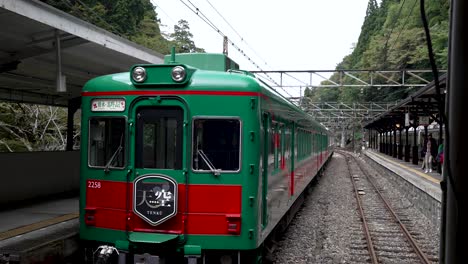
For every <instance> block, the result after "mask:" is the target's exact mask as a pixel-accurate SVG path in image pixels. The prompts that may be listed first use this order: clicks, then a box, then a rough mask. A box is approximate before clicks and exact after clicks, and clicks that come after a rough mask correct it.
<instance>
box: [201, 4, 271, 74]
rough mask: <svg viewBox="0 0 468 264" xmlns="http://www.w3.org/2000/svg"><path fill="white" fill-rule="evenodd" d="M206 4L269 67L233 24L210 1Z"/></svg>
mask: <svg viewBox="0 0 468 264" xmlns="http://www.w3.org/2000/svg"><path fill="white" fill-rule="evenodd" d="M206 2H208V4H209V5H210V6H211V7H212V8H213V10H214V11H215V12H216V13H217V14H218V15H219V16H220V17H221V18H222V19H223V20H224V22H226V24H227V25H228V26H229V27H230V28H231V29H232V31H234V33H236V35H237V36H238V37H239V39H240V40H241V41H242V42H244V43H245V45H247V47H248V48H249V49H250V50H251V51H252V52H253V53H254V54H255V55H256V56H257V57H258V58H259V59H260V60H262V61H263V63H264V64H265V65H266V66H269V65H268V63H267V62H266V61H265V60H264V59H263V58H262V57H261V56H260V55H258V52H256V51H255V50H254V48H252V46H250V45H249V43H247V41H246V40H245V39H244V37H242V36H241V35H240V34H239V32H238V31H237V30H236V29H235V28H234V27H233V26H232V25H231V23H229V21H227V20H226V18H224V16H223V15H222V14H221V13H220V12H219V11H218V9H216V7H215V6H214V5H213V4H212V3H211V2H210V1H209V0H206Z"/></svg>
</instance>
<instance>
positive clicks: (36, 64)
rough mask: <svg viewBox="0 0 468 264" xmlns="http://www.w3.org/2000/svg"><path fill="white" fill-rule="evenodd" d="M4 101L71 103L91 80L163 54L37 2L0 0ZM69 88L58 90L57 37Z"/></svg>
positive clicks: (0, 97)
mask: <svg viewBox="0 0 468 264" xmlns="http://www.w3.org/2000/svg"><path fill="white" fill-rule="evenodd" d="M0 24H1V25H2V26H1V27H0V101H16V102H27V103H35V104H46V105H58V106H66V105H67V104H68V100H70V99H73V98H77V97H79V96H80V92H81V89H82V87H83V85H84V84H85V83H86V81H88V80H89V79H91V78H93V77H96V76H99V75H105V74H110V73H116V72H123V71H128V70H129V69H130V67H131V66H132V65H134V64H138V63H163V60H164V58H163V55H161V54H159V53H157V52H155V51H153V50H150V49H147V48H145V47H142V46H140V45H137V44H135V43H133V42H130V41H128V40H126V39H124V38H122V37H119V36H117V35H114V34H112V33H109V32H108V31H105V30H103V29H101V28H99V27H96V26H94V25H92V24H90V23H87V22H85V21H83V20H80V19H78V18H76V17H74V16H71V15H69V14H67V13H64V12H62V11H60V10H58V9H55V8H53V7H51V6H49V5H47V4H44V3H42V2H40V1H37V0H0ZM57 34H58V36H59V38H60V46H61V49H60V51H61V53H60V54H61V72H62V75H63V76H65V82H66V85H65V86H66V91H64V92H63V91H62V92H58V91H57V86H56V76H57V72H58V70H57V66H58V65H57V49H56V46H55V41H56V36H57Z"/></svg>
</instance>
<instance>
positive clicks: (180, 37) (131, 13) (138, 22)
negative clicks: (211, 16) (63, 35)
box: [41, 0, 204, 54]
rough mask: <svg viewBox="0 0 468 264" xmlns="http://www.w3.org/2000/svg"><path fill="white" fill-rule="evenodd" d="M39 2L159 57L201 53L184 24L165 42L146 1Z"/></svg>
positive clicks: (177, 26) (77, 0)
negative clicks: (120, 37)
mask: <svg viewBox="0 0 468 264" xmlns="http://www.w3.org/2000/svg"><path fill="white" fill-rule="evenodd" d="M41 1H42V2H45V3H47V4H49V5H51V6H54V7H55V8H57V9H60V10H62V11H64V12H67V13H70V14H71V15H73V16H76V17H78V18H81V19H83V20H85V21H87V22H89V23H91V24H94V25H96V26H98V27H101V28H103V29H106V30H108V31H110V32H112V33H114V34H117V35H119V36H122V37H124V38H127V39H129V40H131V41H134V42H136V43H138V44H140V45H142V46H145V47H147V48H150V49H152V50H155V51H157V52H159V53H161V54H168V53H170V49H171V47H172V46H175V47H176V50H177V51H178V52H204V50H203V49H201V48H197V47H196V46H195V43H194V42H193V40H192V38H193V35H192V33H190V31H189V30H190V27H189V24H188V22H187V21H185V20H181V21H179V23H178V25H175V26H174V30H175V32H174V33H172V34H170V36H171V38H173V40H172V41H171V40H168V39H166V38H165V37H164V36H163V34H162V33H161V30H160V27H159V20H158V18H157V13H156V10H155V7H154V6H153V4H152V3H151V1H150V0H65V1H64V0H41Z"/></svg>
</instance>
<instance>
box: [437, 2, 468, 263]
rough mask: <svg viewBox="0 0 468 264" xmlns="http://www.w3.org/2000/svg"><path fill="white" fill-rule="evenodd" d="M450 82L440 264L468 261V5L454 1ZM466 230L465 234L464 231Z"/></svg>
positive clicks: (447, 102) (451, 16)
mask: <svg viewBox="0 0 468 264" xmlns="http://www.w3.org/2000/svg"><path fill="white" fill-rule="evenodd" d="M450 11H451V14H450V42H449V51H450V54H449V62H450V65H449V74H448V75H449V79H448V94H447V97H446V98H447V101H446V104H445V105H446V113H447V115H449V116H448V118H447V119H448V131H449V133H447V135H446V137H445V144H444V146H445V151H444V152H445V153H444V155H445V162H444V163H445V164H444V171H443V175H444V179H443V183H444V184H443V186H442V188H443V191H444V189H446V192H443V196H442V226H441V250H440V260H441V263H463V261H465V262H466V256H465V254H464V253H466V246H464V240H465V235H466V223H467V219H466V213H463V212H462V210H463V209H462V206H461V205H462V198H461V193H462V190H466V164H465V162H466V160H467V158H468V153H467V151H466V150H467V149H468V138H467V137H466V130H465V131H464V130H463V125H465V124H466V117H467V116H468V105H467V104H466V98H468V90H467V89H466V68H467V67H468V50H467V49H466V47H467V46H468V26H467V25H468V16H467V15H466V14H468V2H467V1H466V0H452V3H451V6H450ZM463 230H464V231H463Z"/></svg>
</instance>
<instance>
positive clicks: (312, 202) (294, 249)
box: [274, 153, 360, 263]
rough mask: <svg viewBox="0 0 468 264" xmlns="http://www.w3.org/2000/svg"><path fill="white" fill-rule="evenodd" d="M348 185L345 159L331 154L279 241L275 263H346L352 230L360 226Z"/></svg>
mask: <svg viewBox="0 0 468 264" xmlns="http://www.w3.org/2000/svg"><path fill="white" fill-rule="evenodd" d="M351 186H352V185H351V181H350V178H349V176H348V174H347V168H346V161H345V159H344V157H343V156H341V155H338V154H336V153H335V154H334V155H333V158H332V160H331V161H330V163H329V164H328V167H327V169H326V170H325V172H324V174H323V175H322V177H321V178H320V179H319V180H318V182H317V184H316V185H315V186H314V187H313V188H312V192H311V194H310V195H309V196H308V197H307V198H306V202H305V204H304V206H303V207H302V209H301V210H300V211H299V212H298V213H297V215H296V217H295V219H294V220H293V222H292V223H291V225H290V226H289V227H288V229H287V231H286V233H285V234H284V235H283V238H282V240H281V241H279V245H278V249H277V250H276V251H275V252H274V255H275V258H274V259H275V260H276V262H275V263H348V259H349V251H350V250H349V245H350V243H351V241H352V239H353V233H352V230H353V229H355V228H360V226H359V224H357V225H356V223H359V222H358V221H359V216H358V213H357V211H356V209H355V208H356V200H355V198H354V196H353V193H352V189H351ZM350 225H352V226H350Z"/></svg>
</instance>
